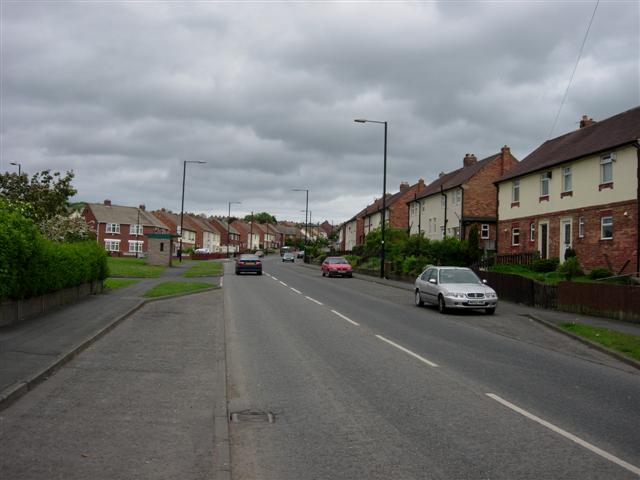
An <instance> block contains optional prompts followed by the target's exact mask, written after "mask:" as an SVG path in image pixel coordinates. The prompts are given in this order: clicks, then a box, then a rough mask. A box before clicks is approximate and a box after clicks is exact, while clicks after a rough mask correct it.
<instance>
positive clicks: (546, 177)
mask: <svg viewBox="0 0 640 480" xmlns="http://www.w3.org/2000/svg"><path fill="white" fill-rule="evenodd" d="M545 185H546V190H547V191H546V193H545ZM550 194H551V172H544V173H542V174H540V196H541V197H548V196H549V195H550Z"/></svg>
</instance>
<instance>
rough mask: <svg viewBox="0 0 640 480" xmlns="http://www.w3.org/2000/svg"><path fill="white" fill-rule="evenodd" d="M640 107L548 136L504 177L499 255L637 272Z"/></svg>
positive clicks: (501, 182)
mask: <svg viewBox="0 0 640 480" xmlns="http://www.w3.org/2000/svg"><path fill="white" fill-rule="evenodd" d="M638 139H640V107H636V108H633V109H631V110H628V111H626V112H623V113H620V114H618V115H615V116H613V117H610V118H608V119H606V120H602V121H599V122H595V121H593V120H592V119H590V118H588V117H587V116H584V117H583V118H582V120H581V121H580V128H579V129H578V130H575V131H573V132H570V133H568V134H565V135H562V136H560V137H557V138H554V139H551V140H547V141H546V142H545V143H543V144H542V145H540V146H539V147H538V148H537V149H536V150H534V151H533V152H532V153H531V154H529V155H528V156H527V157H526V158H525V159H524V160H522V162H521V163H520V164H519V165H518V166H517V167H515V168H513V169H512V170H511V171H509V173H507V174H506V175H504V176H503V177H502V178H500V179H499V181H498V182H497V185H498V189H499V195H498V201H499V209H498V213H499V223H498V229H499V236H498V253H519V252H530V251H537V252H539V253H540V256H541V257H542V258H550V257H558V258H559V259H560V261H561V262H562V261H564V254H565V251H566V250H567V249H568V248H572V249H574V250H575V251H576V253H577V256H578V259H579V261H580V263H581V265H582V266H583V268H585V269H586V270H590V269H593V268H595V267H606V268H608V269H609V270H611V271H613V272H616V273H618V272H627V273H630V272H634V271H635V272H637V271H639V270H640V262H639V259H638V248H639V246H638V241H639V240H638V229H639V224H640V217H639V216H638V215H639V208H638V197H639V195H638V188H639V185H640V181H639V176H640V166H639V163H640V154H639V150H638V148H640V145H639V144H638Z"/></svg>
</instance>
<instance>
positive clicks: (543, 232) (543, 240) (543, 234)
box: [538, 223, 549, 259]
mask: <svg viewBox="0 0 640 480" xmlns="http://www.w3.org/2000/svg"><path fill="white" fill-rule="evenodd" d="M538 230H539V232H540V239H539V245H538V250H540V258H543V259H546V258H549V224H548V223H540V225H539V228H538Z"/></svg>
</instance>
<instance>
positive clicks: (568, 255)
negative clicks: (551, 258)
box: [564, 247, 578, 260]
mask: <svg viewBox="0 0 640 480" xmlns="http://www.w3.org/2000/svg"><path fill="white" fill-rule="evenodd" d="M577 256H578V254H577V253H576V251H575V250H574V249H573V248H571V247H569V248H567V249H566V250H565V251H564V259H565V260H566V259H567V258H572V257H577Z"/></svg>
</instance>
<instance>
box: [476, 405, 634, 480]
mask: <svg viewBox="0 0 640 480" xmlns="http://www.w3.org/2000/svg"><path fill="white" fill-rule="evenodd" d="M487 396H488V397H489V398H493V399H494V400H495V401H496V402H499V403H501V404H502V405H504V406H505V407H508V408H510V409H511V410H513V411H514V412H518V413H519V414H520V415H524V416H525V417H527V418H528V419H529V420H533V421H534V422H537V423H539V424H540V425H542V426H544V427H547V428H548V429H549V430H552V431H554V432H556V433H558V434H560V435H562V436H563V437H565V438H568V439H569V440H571V441H572V442H575V443H577V444H578V445H580V446H581V447H584V448H586V449H587V450H591V451H592V452H593V453H595V454H597V455H600V456H601V457H603V458H606V459H607V460H609V461H610V462H613V463H615V464H616V465H619V466H621V467H622V468H625V469H627V470H629V471H630V472H633V473H635V474H636V475H640V468H638V467H636V466H634V465H631V464H630V463H627V462H625V461H624V460H621V459H620V458H618V457H616V456H614V455H611V454H610V453H607V452H605V451H604V450H601V449H600V448H598V447H596V446H595V445H592V444H590V443H589V442H586V441H584V440H582V439H581V438H578V437H576V436H575V435H573V434H571V433H569V432H567V431H565V430H562V429H561V428H559V427H556V426H555V425H553V424H552V423H549V422H547V421H546V420H543V419H541V418H540V417H536V416H535V415H533V414H532V413H529V412H527V411H526V410H523V409H522V408H520V407H518V406H516V405H514V404H513V403H509V402H507V401H506V400H504V399H502V398H500V397H499V396H498V395H495V394H493V393H487Z"/></svg>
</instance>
